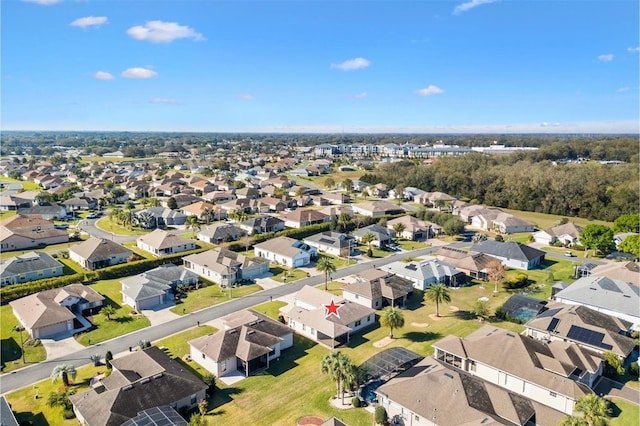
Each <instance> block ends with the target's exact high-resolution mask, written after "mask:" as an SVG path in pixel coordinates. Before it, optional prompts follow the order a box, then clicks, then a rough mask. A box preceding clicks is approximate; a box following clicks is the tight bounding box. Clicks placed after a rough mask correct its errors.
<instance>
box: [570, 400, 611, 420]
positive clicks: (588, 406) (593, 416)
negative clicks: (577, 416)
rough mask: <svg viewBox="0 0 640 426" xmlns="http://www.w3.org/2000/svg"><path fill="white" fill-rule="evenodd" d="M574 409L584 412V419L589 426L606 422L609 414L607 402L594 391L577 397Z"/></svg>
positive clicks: (609, 409)
mask: <svg viewBox="0 0 640 426" xmlns="http://www.w3.org/2000/svg"><path fill="white" fill-rule="evenodd" d="M575 409H576V411H580V412H581V413H583V414H584V419H585V420H586V421H587V424H588V425H589V426H594V425H600V424H606V421H607V419H608V418H609V416H610V415H611V408H609V402H608V401H607V400H606V399H604V398H600V397H599V396H598V395H596V394H595V393H590V394H587V395H585V396H583V397H581V398H580V399H578V402H577V403H576V406H575Z"/></svg>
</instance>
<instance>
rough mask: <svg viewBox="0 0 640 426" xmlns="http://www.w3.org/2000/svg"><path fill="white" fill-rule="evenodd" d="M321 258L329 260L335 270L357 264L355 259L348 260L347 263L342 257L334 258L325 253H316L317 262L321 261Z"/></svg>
mask: <svg viewBox="0 0 640 426" xmlns="http://www.w3.org/2000/svg"><path fill="white" fill-rule="evenodd" d="M323 257H326V258H328V259H329V260H331V263H333V264H334V266H335V267H336V269H340V268H344V267H345V266H349V265H355V264H356V263H358V262H357V261H356V260H355V259H349V261H348V262H347V259H344V258H342V257H338V256H334V255H332V254H327V253H318V260H320V259H322V258H323Z"/></svg>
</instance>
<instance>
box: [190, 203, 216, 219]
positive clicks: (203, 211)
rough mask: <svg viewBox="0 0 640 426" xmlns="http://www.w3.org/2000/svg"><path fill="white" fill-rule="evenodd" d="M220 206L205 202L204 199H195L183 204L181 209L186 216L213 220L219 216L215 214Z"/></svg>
mask: <svg viewBox="0 0 640 426" xmlns="http://www.w3.org/2000/svg"><path fill="white" fill-rule="evenodd" d="M219 209H220V208H219V207H218V206H216V205H215V204H211V203H206V202H204V201H197V202H195V203H193V204H189V205H188V206H184V207H183V208H182V209H181V210H182V213H184V214H185V215H187V216H195V217H197V218H198V219H201V220H214V219H216V218H219V216H218V215H216V213H217V210H219Z"/></svg>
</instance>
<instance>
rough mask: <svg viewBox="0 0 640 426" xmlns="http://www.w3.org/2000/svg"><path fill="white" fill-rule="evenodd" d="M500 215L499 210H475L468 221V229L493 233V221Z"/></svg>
mask: <svg viewBox="0 0 640 426" xmlns="http://www.w3.org/2000/svg"><path fill="white" fill-rule="evenodd" d="M501 213H503V212H502V210H500V209H494V208H491V209H488V208H481V209H477V210H475V211H474V212H473V216H471V217H470V219H469V223H470V227H471V228H473V229H480V230H482V231H493V221H494V219H496V218H497V217H498V216H499V215H500V214H501ZM461 219H462V217H461ZM463 220H464V219H463Z"/></svg>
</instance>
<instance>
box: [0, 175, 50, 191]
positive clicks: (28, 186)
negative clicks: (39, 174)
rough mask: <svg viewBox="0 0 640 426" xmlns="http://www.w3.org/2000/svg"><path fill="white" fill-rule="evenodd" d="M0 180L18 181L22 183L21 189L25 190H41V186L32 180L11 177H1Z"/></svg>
mask: <svg viewBox="0 0 640 426" xmlns="http://www.w3.org/2000/svg"><path fill="white" fill-rule="evenodd" d="M0 181H2V182H9V183H11V182H18V183H20V184H22V189H23V190H25V191H42V188H41V187H40V185H38V184H37V183H35V182H34V181H32V180H18V179H11V178H8V177H3V178H2V179H0Z"/></svg>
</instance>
